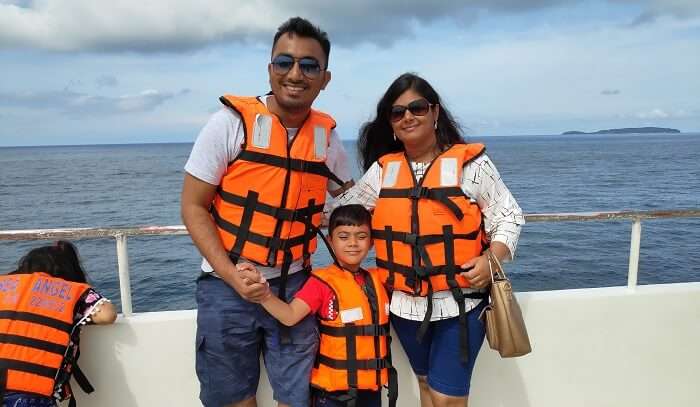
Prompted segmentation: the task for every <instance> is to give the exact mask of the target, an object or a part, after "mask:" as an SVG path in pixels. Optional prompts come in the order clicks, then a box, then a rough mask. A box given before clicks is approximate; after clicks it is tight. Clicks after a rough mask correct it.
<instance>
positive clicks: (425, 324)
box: [416, 279, 433, 343]
mask: <svg viewBox="0 0 700 407" xmlns="http://www.w3.org/2000/svg"><path fill="white" fill-rule="evenodd" d="M426 281H427V283H428V296H427V297H426V301H427V304H426V305H427V309H426V311H425V317H423V321H422V322H421V323H420V327H419V328H418V332H416V340H417V341H418V343H422V342H423V337H424V336H425V333H426V332H428V328H430V317H431V315H433V283H432V282H431V281H430V279H428V280H426Z"/></svg>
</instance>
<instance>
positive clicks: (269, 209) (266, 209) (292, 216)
mask: <svg viewBox="0 0 700 407" xmlns="http://www.w3.org/2000/svg"><path fill="white" fill-rule="evenodd" d="M218 194H219V196H220V197H221V199H222V200H223V201H224V202H227V203H230V204H232V205H236V206H241V207H246V205H248V202H247V198H246V197H243V196H240V195H236V194H232V193H230V192H226V191H224V190H223V189H219V191H218ZM253 209H254V210H255V212H260V213H264V214H265V215H269V216H272V217H273V218H275V219H279V220H284V221H288V222H295V221H298V220H300V219H301V220H303V219H306V218H307V217H310V216H312V215H315V214H318V213H321V212H323V205H309V206H307V207H306V208H297V209H287V208H278V207H276V206H273V205H268V204H266V203H264V202H260V201H257V202H256V203H255V204H254V206H253Z"/></svg>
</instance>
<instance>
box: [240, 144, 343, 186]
mask: <svg viewBox="0 0 700 407" xmlns="http://www.w3.org/2000/svg"><path fill="white" fill-rule="evenodd" d="M237 159H239V160H245V161H250V162H255V163H260V164H266V165H271V166H273V167H279V168H283V169H285V170H292V171H297V172H305V173H308V174H315V175H320V176H322V177H325V178H328V179H330V180H332V181H334V182H335V183H337V184H338V185H343V184H345V181H343V180H341V179H340V178H339V177H338V176H337V175H335V174H334V173H333V172H332V171H331V170H330V169H329V168H328V166H327V165H326V163H325V162H316V161H306V160H301V159H298V158H287V157H280V156H277V155H272V154H265V153H260V152H257V151H249V150H244V151H241V153H240V154H239V155H238V157H237Z"/></svg>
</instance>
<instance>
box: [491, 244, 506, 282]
mask: <svg viewBox="0 0 700 407" xmlns="http://www.w3.org/2000/svg"><path fill="white" fill-rule="evenodd" d="M486 253H487V255H488V259H489V272H490V273H489V274H491V284H493V283H494V282H495V281H496V280H499V281H500V280H508V277H506V272H505V271H504V270H503V266H502V265H501V261H500V260H498V257H496V256H495V255H494V254H493V253H491V250H487V251H486ZM493 264H495V265H496V267H493ZM494 268H495V269H496V272H495V273H494Z"/></svg>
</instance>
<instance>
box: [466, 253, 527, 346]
mask: <svg viewBox="0 0 700 407" xmlns="http://www.w3.org/2000/svg"><path fill="white" fill-rule="evenodd" d="M487 253H488V258H489V270H490V271H491V292H490V293H489V304H488V305H487V306H486V307H485V308H484V310H483V311H482V312H481V315H480V316H479V318H481V319H482V321H484V325H485V327H486V340H487V341H488V342H489V346H490V347H491V349H494V350H497V351H498V353H500V354H501V357H504V358H511V357H515V356H523V355H527V354H528V353H530V351H531V350H532V348H531V347H530V338H528V336H527V329H526V328H525V321H523V314H522V313H521V312H520V306H519V305H518V302H517V301H516V298H515V295H513V288H512V286H511V284H510V280H508V277H506V274H505V273H504V272H503V267H501V262H500V261H498V259H497V258H496V256H494V255H493V254H491V252H490V251H487ZM492 264H495V266H496V267H495V268H496V270H494V269H493V266H492ZM494 271H495V272H494Z"/></svg>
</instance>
